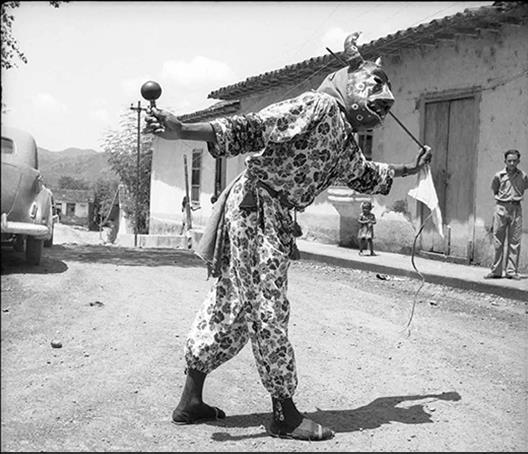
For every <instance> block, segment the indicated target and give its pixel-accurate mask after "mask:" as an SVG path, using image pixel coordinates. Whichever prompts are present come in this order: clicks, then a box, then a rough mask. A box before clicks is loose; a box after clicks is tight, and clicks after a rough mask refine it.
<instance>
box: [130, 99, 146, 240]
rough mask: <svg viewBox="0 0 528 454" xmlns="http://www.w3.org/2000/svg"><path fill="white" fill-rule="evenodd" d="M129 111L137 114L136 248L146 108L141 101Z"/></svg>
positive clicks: (132, 105)
mask: <svg viewBox="0 0 528 454" xmlns="http://www.w3.org/2000/svg"><path fill="white" fill-rule="evenodd" d="M130 109H131V110H134V111H136V112H137V156H136V222H135V226H134V246H135V247H136V246H137V236H138V227H139V157H140V150H141V111H142V110H143V111H147V110H148V109H147V108H146V107H141V101H138V103H137V107H134V104H131V105H130Z"/></svg>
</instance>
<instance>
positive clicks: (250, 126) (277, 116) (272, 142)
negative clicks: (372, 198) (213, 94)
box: [209, 92, 392, 210]
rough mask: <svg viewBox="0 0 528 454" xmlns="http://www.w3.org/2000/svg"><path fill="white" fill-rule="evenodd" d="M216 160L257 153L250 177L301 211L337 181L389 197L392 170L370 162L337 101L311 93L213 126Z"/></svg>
mask: <svg viewBox="0 0 528 454" xmlns="http://www.w3.org/2000/svg"><path fill="white" fill-rule="evenodd" d="M211 124H212V126H213V130H214V131H215V135H216V139H217V144H216V146H215V145H213V144H209V151H210V153H211V154H212V155H213V156H214V157H221V156H225V157H232V156H237V155H240V154H243V153H248V152H255V154H254V155H252V156H249V157H248V158H246V165H247V170H248V173H249V175H251V176H252V177H253V178H255V179H257V180H259V181H262V182H264V183H266V184H268V185H269V186H270V187H271V188H272V189H274V190H275V191H279V192H282V193H283V194H285V195H286V197H287V199H288V201H289V202H290V203H291V204H292V205H294V206H295V207H296V208H297V209H300V210H302V209H304V208H306V207H307V206H309V205H310V204H311V203H312V202H313V201H314V199H315V197H316V196H317V195H319V194H320V193H321V192H323V191H324V190H325V189H327V188H328V187H329V186H330V185H332V184H333V183H334V182H335V181H336V180H337V179H339V180H343V181H345V182H346V184H347V185H348V186H349V187H350V188H351V189H354V190H356V191H358V192H361V193H368V194H388V193H389V191H390V188H391V185H392V178H391V177H390V176H389V172H388V170H389V169H388V165H387V164H383V163H377V162H372V161H367V159H366V158H365V156H364V155H363V152H362V151H361V149H360V148H359V146H358V145H357V143H356V142H355V140H354V138H353V135H352V130H351V127H350V125H349V123H348V122H347V121H346V120H345V117H344V114H343V113H342V112H341V110H340V109H339V106H338V104H337V101H336V100H335V98H333V97H331V96H330V95H327V94H326V93H318V92H307V93H304V94H302V95H300V96H298V97H297V98H293V99H290V100H286V101H282V102H279V103H276V104H273V105H271V106H269V107H267V108H265V109H263V110H261V111H260V112H258V113H252V114H247V115H235V116H232V117H227V118H219V119H216V120H213V121H212V122H211Z"/></svg>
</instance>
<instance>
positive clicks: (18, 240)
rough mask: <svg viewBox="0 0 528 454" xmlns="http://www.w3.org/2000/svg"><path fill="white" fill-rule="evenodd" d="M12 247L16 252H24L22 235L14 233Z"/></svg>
mask: <svg viewBox="0 0 528 454" xmlns="http://www.w3.org/2000/svg"><path fill="white" fill-rule="evenodd" d="M13 249H14V250H15V251H16V252H24V235H15V240H14V241H13Z"/></svg>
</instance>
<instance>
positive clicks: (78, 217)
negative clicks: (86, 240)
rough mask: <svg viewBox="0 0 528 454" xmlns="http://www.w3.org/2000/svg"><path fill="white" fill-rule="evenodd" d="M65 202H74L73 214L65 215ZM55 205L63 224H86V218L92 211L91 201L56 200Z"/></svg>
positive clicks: (87, 218)
mask: <svg viewBox="0 0 528 454" xmlns="http://www.w3.org/2000/svg"><path fill="white" fill-rule="evenodd" d="M67 203H75V208H74V214H73V216H67V215H66V212H67V211H66V204H67ZM55 206H56V208H58V209H59V210H60V212H61V215H60V220H61V222H62V223H64V224H76V225H88V220H89V218H90V217H91V215H92V211H93V203H89V202H68V201H66V200H56V201H55Z"/></svg>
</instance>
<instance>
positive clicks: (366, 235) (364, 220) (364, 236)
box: [358, 201, 376, 255]
mask: <svg viewBox="0 0 528 454" xmlns="http://www.w3.org/2000/svg"><path fill="white" fill-rule="evenodd" d="M361 210H362V213H361V215H360V216H359V219H358V222H359V231H358V240H359V255H364V254H363V249H366V246H367V244H366V243H368V246H369V249H370V255H376V254H374V247H373V244H372V239H373V238H374V224H375V223H376V216H375V215H374V213H371V210H372V203H370V202H369V201H366V202H363V203H361Z"/></svg>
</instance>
